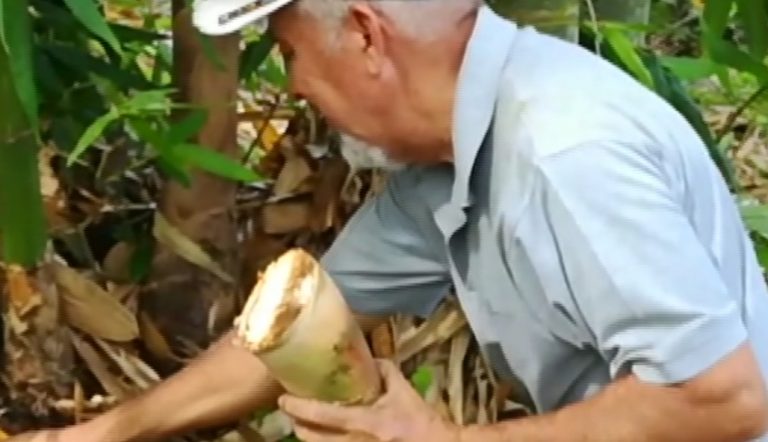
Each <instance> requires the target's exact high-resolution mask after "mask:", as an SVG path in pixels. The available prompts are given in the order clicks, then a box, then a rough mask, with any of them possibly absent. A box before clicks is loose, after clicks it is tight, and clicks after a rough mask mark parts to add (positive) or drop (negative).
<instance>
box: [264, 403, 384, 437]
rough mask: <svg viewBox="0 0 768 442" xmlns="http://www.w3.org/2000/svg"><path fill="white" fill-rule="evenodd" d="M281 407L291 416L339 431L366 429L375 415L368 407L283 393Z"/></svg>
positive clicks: (369, 426)
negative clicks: (327, 401)
mask: <svg viewBox="0 0 768 442" xmlns="http://www.w3.org/2000/svg"><path fill="white" fill-rule="evenodd" d="M278 403H279V405H280V408H281V409H282V410H283V411H284V412H285V413H287V414H288V415H290V416H291V417H293V418H295V419H298V420H300V421H304V422H306V423H309V424H314V425H317V426H321V427H325V428H329V429H332V430H335V431H338V432H341V433H343V432H353V431H365V430H366V429H367V428H371V425H372V424H373V423H374V422H373V419H374V418H373V416H372V413H371V411H370V410H369V409H368V408H364V407H356V406H343V405H338V404H331V403H326V402H321V401H316V400H312V399H302V398H298V397H295V396H291V395H283V396H282V397H280V400H279V402H278Z"/></svg>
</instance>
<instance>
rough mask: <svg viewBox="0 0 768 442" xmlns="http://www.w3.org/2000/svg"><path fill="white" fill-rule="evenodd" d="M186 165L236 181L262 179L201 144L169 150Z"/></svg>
mask: <svg viewBox="0 0 768 442" xmlns="http://www.w3.org/2000/svg"><path fill="white" fill-rule="evenodd" d="M164 150H165V149H164ZM167 150H168V151H170V152H172V154H173V155H174V156H175V157H177V158H180V159H182V160H183V161H184V162H185V163H187V164H190V165H193V166H195V167H198V168H200V169H202V170H205V171H208V172H211V173H213V174H216V175H219V176H222V177H225V178H229V179H233V180H236V181H245V182H253V181H258V180H259V179H260V177H259V176H258V175H257V174H256V173H255V172H254V171H253V170H251V169H249V168H247V167H245V166H243V165H242V164H240V163H239V162H237V161H236V160H235V159H232V158H230V157H228V156H226V155H224V154H221V153H219V152H216V151H215V150H212V149H210V148H207V147H204V146H201V145H199V144H191V143H182V144H177V145H174V146H171V147H169V148H168V149H167Z"/></svg>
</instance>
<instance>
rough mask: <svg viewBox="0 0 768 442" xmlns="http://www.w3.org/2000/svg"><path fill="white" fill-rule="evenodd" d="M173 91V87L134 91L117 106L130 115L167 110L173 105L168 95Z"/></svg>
mask: <svg viewBox="0 0 768 442" xmlns="http://www.w3.org/2000/svg"><path fill="white" fill-rule="evenodd" d="M173 91H174V90H173V89H154V90H149V91H140V92H136V93H135V94H133V95H132V96H131V97H130V98H128V99H127V100H125V101H124V102H122V103H120V105H119V106H118V108H119V109H120V112H122V113H125V114H132V115H138V114H141V113H145V112H146V113H150V112H158V111H160V112H167V111H169V110H170V109H171V107H173V103H172V102H171V99H170V98H169V97H168V95H169V94H170V93H172V92H173Z"/></svg>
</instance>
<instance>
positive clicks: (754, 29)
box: [737, 0, 768, 60]
mask: <svg viewBox="0 0 768 442" xmlns="http://www.w3.org/2000/svg"><path fill="white" fill-rule="evenodd" d="M737 3H738V5H739V18H740V19H741V22H742V23H743V24H744V32H745V33H746V37H747V42H748V45H749V49H750V54H751V55H752V57H753V58H754V59H756V60H762V59H763V58H764V57H765V55H766V52H768V10H767V9H766V4H765V3H763V2H760V1H757V0H737Z"/></svg>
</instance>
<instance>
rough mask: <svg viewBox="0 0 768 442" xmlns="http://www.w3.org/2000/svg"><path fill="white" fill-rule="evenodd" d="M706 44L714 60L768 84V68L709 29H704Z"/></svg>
mask: <svg viewBox="0 0 768 442" xmlns="http://www.w3.org/2000/svg"><path fill="white" fill-rule="evenodd" d="M703 39H704V42H705V43H706V46H707V48H708V50H709V53H710V56H711V57H712V60H714V61H715V62H717V63H721V64H725V65H728V66H730V67H732V68H734V69H737V70H739V71H742V72H748V73H750V74H752V75H754V76H755V77H756V78H757V79H758V80H759V81H760V82H761V83H765V82H768V66H766V65H764V64H763V63H762V62H760V61H757V60H756V59H754V58H752V56H750V55H749V54H747V53H746V52H744V51H742V50H741V49H739V47H738V46H736V45H735V44H733V43H731V42H728V41H725V40H722V39H720V38H718V37H717V36H715V35H714V33H713V32H712V31H711V30H709V29H706V28H705V29H704V34H703Z"/></svg>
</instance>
